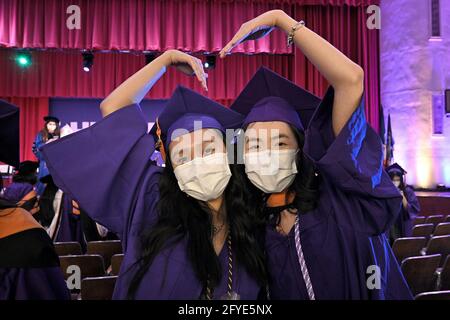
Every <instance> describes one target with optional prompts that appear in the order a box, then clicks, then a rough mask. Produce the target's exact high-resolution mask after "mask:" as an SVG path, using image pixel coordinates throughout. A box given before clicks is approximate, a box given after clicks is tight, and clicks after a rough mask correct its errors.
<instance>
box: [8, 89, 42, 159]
mask: <svg viewBox="0 0 450 320" xmlns="http://www.w3.org/2000/svg"><path fill="white" fill-rule="evenodd" d="M2 99H4V100H6V101H8V102H10V103H12V104H14V105H16V106H17V107H19V108H20V161H25V160H33V161H37V159H36V157H35V156H34V154H33V151H32V146H33V142H34V139H35V137H36V134H37V133H38V132H39V131H40V130H41V129H42V128H43V126H44V120H43V117H45V116H46V115H48V100H49V99H48V98H20V97H12V98H11V97H6V98H2Z"/></svg>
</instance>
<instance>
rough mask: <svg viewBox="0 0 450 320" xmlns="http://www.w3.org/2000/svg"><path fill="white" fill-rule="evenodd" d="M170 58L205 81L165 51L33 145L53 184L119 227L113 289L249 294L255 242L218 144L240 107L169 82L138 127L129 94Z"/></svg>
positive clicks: (119, 294)
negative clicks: (150, 116) (152, 118)
mask: <svg viewBox="0 0 450 320" xmlns="http://www.w3.org/2000/svg"><path fill="white" fill-rule="evenodd" d="M170 65H175V66H176V67H177V69H179V70H181V71H183V72H185V73H187V74H193V73H194V74H195V75H196V76H197V78H198V80H199V81H200V82H201V83H202V85H203V86H204V88H206V74H205V73H204V71H203V67H202V63H201V61H200V60H199V59H197V58H194V57H192V56H189V55H187V54H185V53H182V52H179V51H176V50H170V51H167V52H165V53H163V54H162V55H160V56H159V57H158V58H156V59H155V60H153V61H152V62H151V63H150V64H148V65H147V66H145V67H144V68H143V69H141V70H140V71H138V72H137V73H136V74H134V75H133V76H132V77H130V78H129V79H127V80H126V81H125V82H124V83H123V84H122V85H120V86H119V87H118V88H116V89H115V90H114V91H113V92H112V93H111V94H110V95H109V96H108V97H107V98H106V99H105V100H104V101H103V102H102V104H101V106H100V108H101V111H102V114H103V116H104V119H103V120H102V121H99V122H97V123H96V124H94V125H93V126H91V127H90V128H88V129H85V130H81V131H78V132H76V133H74V134H72V135H69V136H67V137H64V138H61V139H59V140H58V141H56V142H52V143H49V144H47V145H45V146H44V147H43V148H42V149H41V151H42V153H43V155H44V158H45V159H46V162H47V166H48V168H49V170H50V173H51V174H52V176H53V179H54V180H55V183H56V185H58V186H59V187H60V188H61V189H62V190H63V191H64V192H66V193H67V194H70V195H71V196H73V198H74V199H76V201H77V202H78V203H79V204H80V206H81V207H82V208H83V209H84V210H86V212H87V214H89V215H90V216H91V217H92V218H93V219H94V220H95V221H97V222H99V223H100V224H102V225H104V226H105V227H106V228H108V229H109V230H111V231H113V232H114V233H116V234H118V235H119V236H120V238H121V240H122V244H123V250H124V253H125V257H124V260H123V263H122V266H121V270H120V275H119V278H118V281H117V284H116V287H115V291H114V298H115V299H125V298H131V299H199V298H204V299H238V298H241V299H257V298H258V295H259V294H260V292H262V290H261V288H263V287H264V285H265V266H264V258H263V248H262V246H260V245H259V244H258V241H257V236H258V234H257V230H258V228H257V226H255V224H254V223H253V218H252V217H253V215H254V210H253V211H251V210H250V209H249V208H248V207H247V206H246V205H245V199H244V197H243V195H244V194H245V189H243V188H242V181H241V180H243V178H244V177H243V176H239V175H235V174H232V172H233V171H234V169H233V167H231V166H230V165H229V164H228V159H227V153H226V150H225V145H224V130H225V129H226V128H236V127H238V126H240V123H241V121H242V116H241V115H239V114H237V113H236V112H234V111H231V110H229V109H227V108H225V107H223V106H221V105H219V104H217V103H215V102H214V101H212V100H210V99H208V98H206V97H204V96H202V95H201V94H198V93H196V92H194V91H192V90H189V89H187V88H184V87H178V88H177V89H176V90H175V92H174V93H173V95H172V97H171V98H170V100H169V101H168V103H167V105H166V107H165V109H164V111H163V112H162V113H161V114H160V115H159V118H158V120H157V124H156V125H155V126H154V127H153V129H152V130H151V132H150V134H148V133H147V123H146V121H145V120H144V117H143V114H142V112H141V109H140V107H139V105H138V103H139V102H140V101H141V100H142V98H143V97H144V96H145V95H146V94H147V92H148V90H149V89H150V88H151V87H152V86H153V84H154V83H155V82H156V81H157V80H158V79H159V77H161V76H162V75H163V74H164V72H165V70H166V68H167V67H168V66H170ZM155 143H156V144H157V146H158V148H159V151H160V152H161V154H162V155H163V156H164V158H165V168H162V167H159V166H156V165H155V164H154V162H153V161H152V160H151V155H152V154H153V151H154V149H155Z"/></svg>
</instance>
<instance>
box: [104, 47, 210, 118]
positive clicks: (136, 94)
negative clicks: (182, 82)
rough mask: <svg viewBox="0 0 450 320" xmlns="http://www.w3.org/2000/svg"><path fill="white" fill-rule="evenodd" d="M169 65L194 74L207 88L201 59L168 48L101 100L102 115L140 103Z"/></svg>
mask: <svg viewBox="0 0 450 320" xmlns="http://www.w3.org/2000/svg"><path fill="white" fill-rule="evenodd" d="M171 65H174V66H176V67H177V69H179V70H180V71H182V72H184V73H186V74H188V75H193V74H195V75H196V76H197V79H198V81H200V82H201V83H202V86H203V88H205V90H208V88H207V86H206V79H207V75H206V73H205V72H204V70H203V64H202V62H201V60H200V59H198V58H195V57H193V56H190V55H188V54H186V53H183V52H181V51H178V50H168V51H166V52H164V53H163V54H162V55H160V56H159V57H157V58H156V59H155V60H153V61H152V62H151V63H149V64H148V65H146V66H145V67H143V68H142V69H141V70H139V71H138V72H136V73H135V74H133V75H132V76H131V77H129V78H128V79H127V80H125V81H124V82H123V83H122V84H121V85H120V86H118V87H117V88H116V89H114V91H113V92H111V93H110V94H109V95H108V96H107V97H106V98H105V99H104V100H103V101H102V103H101V104H100V110H101V112H102V115H103V117H106V116H107V115H109V114H110V113H112V112H114V111H117V110H119V109H121V108H123V107H125V106H127V105H130V104H132V103H140V102H141V101H142V99H143V98H144V97H145V95H146V94H147V93H148V92H149V91H150V89H151V88H152V87H153V85H154V84H155V83H156V82H157V81H158V80H159V78H161V76H162V75H163V74H164V73H165V72H166V69H167V67H168V66H171Z"/></svg>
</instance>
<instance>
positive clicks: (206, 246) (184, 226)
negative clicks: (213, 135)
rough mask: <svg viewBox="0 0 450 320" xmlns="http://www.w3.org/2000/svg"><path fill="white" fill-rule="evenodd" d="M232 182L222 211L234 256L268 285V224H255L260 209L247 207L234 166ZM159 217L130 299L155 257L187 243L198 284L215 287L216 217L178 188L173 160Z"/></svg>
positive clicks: (145, 236)
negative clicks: (265, 241)
mask: <svg viewBox="0 0 450 320" xmlns="http://www.w3.org/2000/svg"><path fill="white" fill-rule="evenodd" d="M230 170H231V173H232V176H231V179H230V182H229V183H228V185H227V187H226V189H225V192H224V202H223V206H224V207H223V208H222V209H223V210H226V213H227V215H226V216H227V221H228V225H229V230H230V232H231V238H232V245H233V253H234V255H235V257H236V260H237V261H238V263H239V264H240V265H242V266H244V267H245V268H246V270H247V272H248V273H249V274H250V275H252V276H253V277H254V278H255V280H256V281H257V282H258V283H259V284H260V285H261V286H265V285H266V269H265V261H264V251H263V246H262V245H261V243H260V241H259V240H260V239H261V238H262V232H263V227H264V226H263V225H259V224H257V223H256V215H257V211H256V208H251V207H249V206H248V197H249V194H248V193H247V191H246V190H245V188H243V184H244V183H245V180H244V179H245V178H244V177H243V176H242V175H241V174H240V173H239V170H237V169H236V168H235V166H234V165H230ZM159 191H160V198H159V201H158V204H157V210H158V213H159V216H158V221H157V222H156V224H155V225H154V226H153V227H152V228H150V229H148V230H145V231H144V232H143V233H142V236H141V241H142V252H141V255H140V258H139V260H138V261H137V270H136V272H135V273H134V275H133V277H132V279H131V282H130V286H129V288H128V295H127V297H128V299H133V298H134V296H135V293H136V290H137V289H138V287H139V284H140V282H141V280H142V278H143V277H144V275H145V273H146V272H147V270H148V268H149V267H150V265H151V264H152V262H153V260H154V259H155V257H156V255H157V254H158V253H160V252H161V251H162V250H163V249H165V248H168V247H169V246H171V245H173V244H175V243H177V242H178V241H180V240H181V239H183V238H184V237H187V239H188V256H189V259H190V262H191V264H192V267H193V269H194V272H195V274H196V276H197V278H198V279H199V281H200V282H201V283H202V284H203V286H205V285H206V283H207V281H209V285H210V286H212V287H215V286H217V284H218V283H219V282H220V279H221V277H222V270H221V266H220V263H219V259H218V257H217V255H216V252H215V250H214V246H213V243H212V236H211V227H212V225H211V214H210V212H209V209H208V208H207V206H206V205H205V204H204V203H202V202H200V201H198V200H195V199H193V198H192V197H188V196H187V195H186V193H184V192H182V191H181V190H180V188H179V186H178V182H177V179H176V177H175V174H174V171H173V167H172V164H171V162H170V159H169V157H167V159H166V167H165V169H164V170H163V172H162V175H161V178H160V181H159Z"/></svg>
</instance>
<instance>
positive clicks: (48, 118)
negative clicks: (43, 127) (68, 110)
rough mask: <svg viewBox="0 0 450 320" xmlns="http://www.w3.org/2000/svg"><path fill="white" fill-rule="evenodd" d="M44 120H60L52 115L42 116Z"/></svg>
mask: <svg viewBox="0 0 450 320" xmlns="http://www.w3.org/2000/svg"><path fill="white" fill-rule="evenodd" d="M44 121H45V122H56V123H59V122H60V121H59V119H58V118H57V117H54V116H45V117H44Z"/></svg>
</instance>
